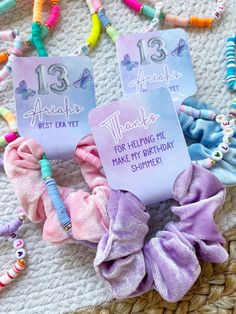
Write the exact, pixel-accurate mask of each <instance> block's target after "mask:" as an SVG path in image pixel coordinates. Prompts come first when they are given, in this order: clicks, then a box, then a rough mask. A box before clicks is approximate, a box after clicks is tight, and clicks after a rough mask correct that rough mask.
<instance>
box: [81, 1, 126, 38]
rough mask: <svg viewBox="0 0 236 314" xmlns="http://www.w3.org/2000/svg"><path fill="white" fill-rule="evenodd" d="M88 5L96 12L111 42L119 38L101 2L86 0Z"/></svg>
mask: <svg viewBox="0 0 236 314" xmlns="http://www.w3.org/2000/svg"><path fill="white" fill-rule="evenodd" d="M86 2H87V4H88V2H90V4H88V6H89V7H92V8H93V9H94V11H95V12H97V14H98V17H99V20H100V22H101V24H102V27H103V28H104V29H105V32H106V34H107V35H108V37H109V38H110V39H111V40H112V42H113V43H115V42H116V40H117V39H118V38H119V36H120V35H119V33H118V31H117V30H116V29H115V28H114V27H113V26H112V24H111V22H110V20H109V19H108V17H107V16H106V13H105V10H104V8H103V7H102V2H101V1H100V0H86Z"/></svg>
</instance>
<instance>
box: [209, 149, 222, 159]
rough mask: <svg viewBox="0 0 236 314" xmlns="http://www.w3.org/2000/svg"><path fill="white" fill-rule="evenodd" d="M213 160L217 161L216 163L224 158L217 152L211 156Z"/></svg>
mask: <svg viewBox="0 0 236 314" xmlns="http://www.w3.org/2000/svg"><path fill="white" fill-rule="evenodd" d="M211 158H212V159H214V160H216V161H220V160H221V159H222V158H223V153H222V152H221V151H220V150H215V151H214V152H213V153H212V154H211Z"/></svg>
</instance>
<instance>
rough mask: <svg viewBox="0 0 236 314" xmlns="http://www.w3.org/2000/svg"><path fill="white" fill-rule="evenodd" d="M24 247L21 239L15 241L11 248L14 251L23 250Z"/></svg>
mask: <svg viewBox="0 0 236 314" xmlns="http://www.w3.org/2000/svg"><path fill="white" fill-rule="evenodd" d="M23 246H24V241H23V240H21V239H16V240H15V241H14V242H13V247H14V249H21V248H23Z"/></svg>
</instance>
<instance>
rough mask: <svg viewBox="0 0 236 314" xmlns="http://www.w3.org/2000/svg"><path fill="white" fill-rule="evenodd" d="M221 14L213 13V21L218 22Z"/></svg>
mask: <svg viewBox="0 0 236 314" xmlns="http://www.w3.org/2000/svg"><path fill="white" fill-rule="evenodd" d="M221 15H222V14H221V12H219V11H215V13H214V14H213V17H214V18H215V19H217V20H219V19H220V18H221Z"/></svg>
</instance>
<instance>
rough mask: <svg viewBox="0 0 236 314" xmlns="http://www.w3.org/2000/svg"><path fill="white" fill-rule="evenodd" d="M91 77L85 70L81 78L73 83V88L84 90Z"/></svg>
mask: <svg viewBox="0 0 236 314" xmlns="http://www.w3.org/2000/svg"><path fill="white" fill-rule="evenodd" d="M92 79H93V77H92V75H91V72H90V71H89V69H88V68H85V69H84V71H83V73H82V75H81V77H80V78H79V79H78V80H77V81H75V82H74V83H73V86H74V87H76V88H82V89H85V88H86V87H87V84H88V82H90V81H92Z"/></svg>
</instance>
